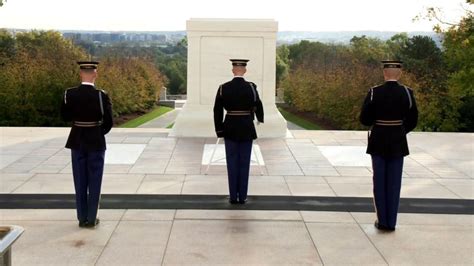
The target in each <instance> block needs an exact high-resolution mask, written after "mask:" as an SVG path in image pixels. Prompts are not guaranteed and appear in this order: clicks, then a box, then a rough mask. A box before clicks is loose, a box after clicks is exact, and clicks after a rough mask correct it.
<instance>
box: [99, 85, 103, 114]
mask: <svg viewBox="0 0 474 266" xmlns="http://www.w3.org/2000/svg"><path fill="white" fill-rule="evenodd" d="M99 103H100V113H101V114H102V118H101V120H104V104H103V103H102V92H101V91H100V90H99Z"/></svg>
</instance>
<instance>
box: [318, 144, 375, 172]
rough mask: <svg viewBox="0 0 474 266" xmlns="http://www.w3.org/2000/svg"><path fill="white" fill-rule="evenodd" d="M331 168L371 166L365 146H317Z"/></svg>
mask: <svg viewBox="0 0 474 266" xmlns="http://www.w3.org/2000/svg"><path fill="white" fill-rule="evenodd" d="M317 147H318V149H319V150H320V151H321V153H322V154H323V155H324V156H325V157H326V158H327V159H328V161H329V162H330V163H331V164H332V165H333V166H366V167H369V166H372V163H371V160H370V156H369V155H368V154H366V153H365V151H366V149H367V148H366V147H365V146H317Z"/></svg>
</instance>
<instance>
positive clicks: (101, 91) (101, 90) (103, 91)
mask: <svg viewBox="0 0 474 266" xmlns="http://www.w3.org/2000/svg"><path fill="white" fill-rule="evenodd" d="M95 89H96V90H98V91H101V92H103V93H104V94H107V92H106V91H104V90H102V89H99V88H95Z"/></svg>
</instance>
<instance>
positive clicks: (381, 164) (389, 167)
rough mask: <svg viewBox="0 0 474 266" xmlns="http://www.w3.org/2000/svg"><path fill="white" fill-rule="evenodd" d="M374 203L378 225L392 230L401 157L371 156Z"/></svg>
mask: <svg viewBox="0 0 474 266" xmlns="http://www.w3.org/2000/svg"><path fill="white" fill-rule="evenodd" d="M372 169H373V170H374V176H373V182H374V202H375V211H376V212H377V220H378V223H379V225H382V226H386V227H389V228H392V229H394V228H395V226H396V224H397V212H398V204H399V201H400V189H401V186H402V171H403V157H394V158H385V157H382V156H378V155H372Z"/></svg>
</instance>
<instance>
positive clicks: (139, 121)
mask: <svg viewBox="0 0 474 266" xmlns="http://www.w3.org/2000/svg"><path fill="white" fill-rule="evenodd" d="M171 110H173V108H170V107H166V106H158V107H157V108H155V109H153V111H151V112H149V113H147V114H144V115H142V116H140V117H137V118H135V119H132V120H130V121H128V122H125V123H123V124H121V125H120V126H118V127H126V128H133V127H138V126H140V125H143V124H145V123H146V122H148V121H150V120H152V119H155V118H157V117H159V116H161V115H163V114H165V113H167V112H169V111H171Z"/></svg>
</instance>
